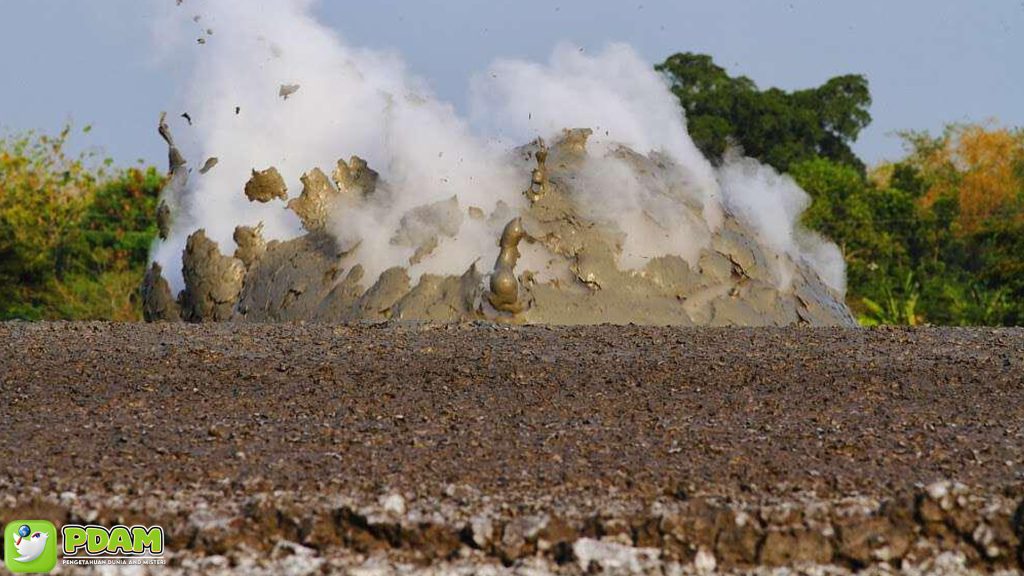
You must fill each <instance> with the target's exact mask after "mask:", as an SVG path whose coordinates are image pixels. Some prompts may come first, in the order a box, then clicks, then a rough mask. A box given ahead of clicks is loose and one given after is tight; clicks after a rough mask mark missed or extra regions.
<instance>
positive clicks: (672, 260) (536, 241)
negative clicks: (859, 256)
mask: <svg viewBox="0 0 1024 576" xmlns="http://www.w3.org/2000/svg"><path fill="white" fill-rule="evenodd" d="M160 132H161V134H162V135H163V136H164V138H165V140H167V142H168V145H169V147H170V159H171V162H170V164H171V178H170V180H169V183H168V189H169V190H168V191H166V193H165V196H166V197H169V198H174V197H180V193H179V192H180V190H181V189H183V188H184V187H185V186H186V185H187V180H188V168H187V167H186V163H185V162H184V161H183V159H182V155H181V154H180V153H179V152H178V150H177V148H176V147H175V145H174V142H173V139H172V138H171V136H170V133H169V131H168V129H167V127H166V125H165V124H163V123H161V130H160ZM590 134H591V131H590V130H587V129H576V130H566V131H565V132H564V133H563V134H562V137H561V138H560V139H559V140H558V141H557V142H556V143H555V144H554V145H553V146H552V147H551V148H550V149H548V148H547V147H546V146H545V143H544V142H543V141H542V140H538V141H536V142H534V143H531V144H529V145H527V146H525V147H522V148H519V149H517V150H516V151H515V152H514V154H515V155H516V162H517V163H518V165H519V167H520V168H522V169H523V171H524V173H526V172H527V171H529V170H531V169H532V174H531V176H530V178H529V181H528V182H527V181H526V179H524V184H528V186H527V187H526V189H525V191H524V192H523V198H524V199H523V202H522V203H521V206H520V208H518V209H514V208H512V207H510V206H509V205H508V204H506V203H505V202H503V201H500V200H499V201H497V202H496V203H495V205H494V206H489V207H479V206H466V205H463V204H462V203H460V201H459V198H458V197H456V196H453V197H451V198H450V199H448V200H444V201H440V202H434V203H430V204H425V205H422V206H419V207H417V208H414V209H412V210H409V211H408V212H407V213H406V214H405V215H404V216H403V217H402V219H401V222H400V226H399V229H398V230H397V232H396V233H395V234H394V235H393V237H392V238H391V244H392V245H394V246H397V247H403V248H407V249H409V250H410V252H411V256H409V258H408V265H407V266H394V267H391V268H388V269H387V270H385V271H384V272H383V273H381V274H380V275H379V277H377V278H372V277H367V275H366V274H365V271H364V266H363V264H361V263H360V260H359V251H360V247H361V242H360V240H359V239H355V240H354V241H347V242H345V243H344V245H342V244H343V243H342V242H339V241H338V239H337V238H336V236H335V235H334V234H332V227H331V226H330V223H331V221H332V219H333V218H335V217H336V215H337V214H339V213H341V212H344V211H345V210H350V209H354V208H356V207H359V206H361V205H365V204H366V203H368V202H370V201H371V200H375V199H376V200H379V199H378V198H375V197H377V196H380V195H387V194H389V187H388V184H387V182H385V181H384V180H383V179H381V178H380V176H379V175H378V174H377V172H375V171H373V170H372V169H371V168H370V167H369V166H367V164H366V162H364V161H363V160H361V159H360V158H358V157H353V158H352V159H351V160H350V161H348V162H345V161H339V162H338V164H337V167H336V169H335V170H334V172H333V175H332V177H331V178H328V177H327V176H326V175H325V174H324V172H322V171H321V170H319V169H313V170H311V171H310V172H308V173H307V174H305V175H304V176H303V177H302V179H301V182H302V186H303V188H302V191H301V194H300V195H299V196H298V197H295V198H292V199H291V200H288V190H287V187H286V185H285V181H284V180H283V179H282V177H281V175H280V174H279V173H278V171H277V170H276V169H274V168H267V169H265V170H259V169H254V170H253V171H252V178H251V179H250V180H249V182H248V183H246V184H245V185H244V192H245V195H246V196H247V197H248V198H249V199H250V200H251V201H258V202H263V203H271V202H281V203H285V205H286V206H287V208H288V209H290V210H292V211H293V212H294V213H295V214H296V215H297V216H298V217H299V219H300V220H301V222H302V225H303V227H304V228H305V232H306V233H305V234H304V235H302V236H300V237H298V238H294V239H291V240H285V241H278V240H271V241H269V242H267V241H265V240H264V238H263V236H262V224H260V223H256V222H253V223H246V222H240V223H238V224H239V226H238V227H237V228H236V229H235V233H234V240H235V243H236V248H235V250H234V253H233V254H225V253H224V252H226V250H222V247H220V246H218V244H217V243H216V242H214V241H212V240H210V239H209V238H208V237H207V235H206V233H205V231H204V230H203V229H198V230H195V231H194V232H192V233H191V235H190V236H189V237H188V241H187V244H186V246H185V250H184V254H183V256H182V277H183V281H184V289H183V290H182V291H181V292H180V293H179V294H178V295H177V296H174V295H172V292H171V287H170V284H168V282H167V281H165V280H164V278H163V276H162V270H161V268H160V267H159V265H158V264H156V263H154V264H153V267H152V268H151V270H150V272H149V274H147V275H146V278H145V282H144V286H143V296H144V305H145V316H146V319H147V320H150V321H157V320H179V319H181V320H186V321H191V322H202V321H228V320H233V321H260V322H262V321H294V320H318V321H328V322H347V321H387V320H395V321H425V322H460V321H470V320H490V321H496V322H512V323H521V324H541V323H544V324H598V323H612V324H627V323H634V324H649V325H651V324H661V325H681V326H689V325H701V326H726V325H738V326H763V325H770V326H783V325H791V324H808V325H815V326H822V325H853V324H854V320H853V318H852V316H851V314H850V312H849V310H848V309H847V308H846V306H845V304H843V301H842V296H841V294H839V293H837V292H836V291H835V290H833V289H832V288H830V287H829V286H828V285H826V283H825V282H824V281H823V280H822V279H821V278H819V276H818V274H817V272H816V271H815V270H814V269H813V267H812V266H811V265H809V264H808V263H806V262H803V261H801V260H800V259H798V258H794V257H793V256H792V255H790V254H787V253H784V252H782V251H773V250H770V249H768V248H766V247H765V246H764V244H763V243H761V242H758V241H757V239H756V233H755V232H754V231H752V230H751V229H750V228H749V227H748V226H746V225H745V224H744V223H743V221H742V219H740V218H738V217H737V216H736V215H734V214H732V213H730V211H729V210H728V209H727V208H725V209H723V214H722V218H721V223H720V225H718V226H717V227H714V228H713V229H709V230H708V231H709V232H710V240H709V241H708V242H707V243H706V245H705V246H703V247H702V248H700V251H699V254H697V255H696V257H695V258H692V260H693V261H692V262H688V261H687V259H684V258H683V257H682V256H677V255H664V256H659V257H654V258H647V259H646V263H644V264H643V265H642V266H639V267H635V268H627V267H626V266H623V265H622V264H621V263H620V262H621V260H622V256H623V245H624V242H625V236H626V234H625V233H624V232H623V231H622V230H621V228H620V227H619V226H617V225H616V224H615V223H613V222H611V221H607V220H606V219H602V218H601V217H600V210H597V209H595V207H593V206H588V205H587V202H588V196H587V194H586V187H587V186H588V178H590V177H591V176H586V175H584V174H583V172H584V171H586V170H588V169H587V168H586V166H587V164H588V163H591V166H593V164H592V163H594V162H597V163H601V162H614V163H617V164H621V165H625V166H626V167H628V169H629V170H630V171H631V172H632V174H633V175H634V177H635V178H636V179H637V181H638V182H639V183H640V184H641V185H642V186H645V187H646V190H645V192H646V193H647V194H648V195H649V196H650V197H653V198H663V199H664V200H665V201H667V202H670V203H671V204H672V206H673V207H674V208H675V209H677V210H681V211H682V212H683V213H684V218H685V219H688V220H691V221H703V215H702V210H703V209H704V206H703V205H702V204H701V203H700V202H699V201H698V200H696V199H695V198H696V195H693V197H691V194H690V193H689V192H688V190H687V189H686V188H687V182H686V181H685V178H684V177H682V176H679V174H680V172H679V170H678V167H677V166H675V165H674V163H673V161H672V159H670V158H669V157H667V156H663V155H660V154H658V153H651V154H649V155H643V154H639V153H637V152H636V151H634V150H632V149H630V148H628V147H626V146H613V147H609V148H606V149H605V150H604V151H603V152H602V153H601V155H594V154H593V153H591V152H589V151H588V148H587V140H588V138H589V136H590ZM589 171H590V172H591V173H592V172H593V169H592V168H590V169H589ZM241 184H242V183H240V185H241ZM160 211H161V222H162V224H161V229H162V230H165V229H166V228H167V226H168V225H169V224H168V222H169V219H172V218H173V217H174V215H173V213H171V212H172V210H171V209H170V208H169V204H168V202H166V201H165V202H162V203H161V207H160ZM642 216H643V218H645V219H647V220H648V224H649V225H650V226H651V227H652V228H653V229H654V230H664V233H665V234H664V235H665V237H666V238H667V237H668V236H669V234H670V230H668V227H669V226H672V225H674V224H673V222H672V221H670V222H668V223H663V222H661V221H660V220H659V218H661V217H662V215H660V214H658V213H655V212H654V211H651V210H645V211H644V212H643V214H642ZM467 219H470V220H476V221H484V222H485V223H486V224H488V225H489V226H490V228H491V229H496V230H500V233H499V234H496V235H495V237H494V243H495V244H496V245H497V246H498V248H499V250H500V251H499V255H498V257H497V260H496V262H495V263H494V266H493V268H484V267H482V266H484V264H483V263H482V262H481V261H480V260H478V261H477V262H475V263H473V264H472V265H471V266H469V268H468V269H466V270H465V271H464V273H462V274H461V275H438V274H431V273H422V274H420V275H419V277H418V278H415V277H414V276H413V274H412V273H411V270H412V269H413V268H414V267H415V266H417V265H420V264H422V263H426V262H429V260H430V259H431V258H432V257H433V256H434V253H435V251H436V250H437V249H438V246H439V245H440V244H441V243H442V242H453V241H458V240H457V238H456V237H457V235H458V233H459V231H460V228H461V227H462V225H463V223H464V221H466V220H467ZM676 221H678V219H676ZM164 236H166V234H164ZM524 253H528V256H529V257H526V256H525V255H524ZM481 257H483V255H481Z"/></svg>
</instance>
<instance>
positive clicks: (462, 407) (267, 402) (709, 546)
mask: <svg viewBox="0 0 1024 576" xmlns="http://www.w3.org/2000/svg"><path fill="white" fill-rule="evenodd" d="M0 397H2V398H3V401H2V402H0V422H2V423H3V424H2V425H3V428H2V430H3V432H2V442H0V522H7V521H10V520H12V519H15V518H25V517H40V518H49V519H51V520H53V521H55V522H57V523H65V522H92V523H99V524H113V523H129V524H131V523H141V524H154V523H155V524H161V525H162V526H164V527H165V528H166V529H167V531H168V542H167V548H168V550H169V555H168V560H169V566H167V567H159V568H154V569H153V573H168V572H169V571H170V572H173V571H175V570H176V571H179V572H181V573H196V572H207V573H219V572H239V573H268V574H269V573H285V572H286V573H323V572H335V571H351V572H354V573H391V572H399V573H405V572H417V571H433V572H456V573H479V572H481V571H485V572H491V573H505V572H508V573H512V572H519V573H526V572H530V571H533V573H538V572H540V573H543V572H558V573H581V572H593V571H597V572H606V573H632V572H646V573H686V572H709V571H712V570H719V571H732V572H750V571H767V570H768V569H769V568H770V567H776V566H782V567H788V568H793V569H801V570H804V571H814V570H817V571H818V572H823V571H824V572H827V571H835V572H842V571H850V570H861V569H868V570H875V571H879V570H883V569H888V568H891V569H897V570H898V569H902V570H904V571H908V572H913V571H915V570H917V571H925V572H957V571H965V570H970V571H980V572H991V571H997V570H1020V569H1021V568H1022V560H1024V558H1022V553H1024V549H1022V544H1021V542H1022V539H1024V507H1022V503H1024V330H988V329H986V330H960V329H919V330H849V329H808V328H791V329H672V328H650V327H642V328H641V327H607V326H599V327H572V328H568V327H567V328H549V327H518V328H517V327H506V326H494V325H487V324H470V325H453V326H400V325H383V326H369V325H364V326H347V327H339V326H327V325H259V324H252V325H248V324H247V325H237V324H220V325H184V324H169V325H116V324H114V325H112V324H21V323H16V324H0ZM812 566H816V567H817V568H813V569H812V568H810V567H812ZM826 567H827V568H826ZM886 567H888V568H886ZM65 570H66V568H65Z"/></svg>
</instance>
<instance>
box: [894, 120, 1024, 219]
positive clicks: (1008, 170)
mask: <svg viewBox="0 0 1024 576" xmlns="http://www.w3.org/2000/svg"><path fill="white" fill-rule="evenodd" d="M905 136H906V138H907V139H908V142H909V143H910V144H911V146H912V149H913V154H912V156H911V158H910V161H911V162H912V163H913V164H915V165H916V167H917V168H918V169H919V170H920V173H921V174H922V175H924V176H925V178H926V186H927V189H926V192H925V194H924V196H923V197H922V204H923V206H924V207H925V208H930V207H931V206H933V205H934V204H935V203H936V202H938V201H940V200H943V199H955V200H956V201H957V205H958V206H959V214H958V216H957V220H956V222H955V225H956V229H955V230H954V232H955V233H957V234H958V235H968V234H974V233H976V232H978V231H979V230H981V229H983V228H985V227H986V226H988V225H991V224H994V223H996V222H1000V223H1006V222H1019V221H1020V220H1021V219H1024V131H1022V130H1010V129H1007V128H995V127H991V126H982V125H977V124H971V125H963V124H958V125H953V126H950V127H949V128H947V129H946V131H945V133H944V134H943V135H942V136H940V137H937V138H931V137H929V136H927V135H923V134H908V135H905Z"/></svg>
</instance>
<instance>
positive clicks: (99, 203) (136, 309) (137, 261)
mask: <svg viewBox="0 0 1024 576" xmlns="http://www.w3.org/2000/svg"><path fill="white" fill-rule="evenodd" d="M85 131H88V128H86V130H85ZM70 135H71V129H70V127H67V128H65V129H64V130H63V131H62V132H61V133H60V134H58V135H57V136H48V135H40V134H35V133H29V134H24V135H17V136H11V137H3V138H0V319H25V320H39V319H68V320H72V319H106V320H139V319H141V317H142V314H141V305H140V303H139V301H138V297H137V292H138V287H139V283H140V281H141V278H142V274H143V273H144V271H145V265H146V258H147V253H148V251H149V246H150V244H151V242H152V241H153V238H154V237H155V235H156V223H155V218H154V216H155V213H156V199H157V195H158V193H159V190H160V187H161V186H162V184H163V175H162V174H161V173H159V172H158V171H157V170H156V169H154V168H148V169H141V170H140V169H135V168H131V169H126V170H116V169H112V168H111V165H112V162H111V161H109V160H105V161H103V162H99V161H98V159H96V158H94V157H92V156H90V155H88V154H86V155H81V156H77V157H69V156H68V154H67V151H66V145H67V141H68V138H69V137H70Z"/></svg>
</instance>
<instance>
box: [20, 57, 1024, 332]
mask: <svg viewBox="0 0 1024 576" xmlns="http://www.w3.org/2000/svg"><path fill="white" fill-rule="evenodd" d="M658 69H659V70H661V71H662V72H663V73H665V74H666V75H667V77H668V78H669V80H670V81H671V82H672V84H673V91H674V93H675V94H676V95H677V96H678V97H679V99H680V102H681V104H682V106H683V107H684V108H685V109H686V110H687V117H688V123H689V129H690V132H691V134H692V136H693V137H694V140H695V142H696V143H697V145H698V147H700V148H701V150H703V151H704V152H705V153H706V154H707V155H708V156H709V157H710V158H712V160H713V161H715V162H720V161H721V160H722V159H723V157H724V156H725V155H727V154H728V153H729V150H731V149H736V150H742V151H743V153H744V154H747V155H749V156H752V157H754V158H757V159H759V160H761V161H762V162H765V163H767V164H770V165H772V166H774V167H775V168H777V169H778V170H780V171H782V172H786V173H789V174H790V175H791V176H792V177H793V178H794V179H795V180H796V181H797V182H798V183H799V184H800V185H801V186H802V187H803V188H804V189H805V190H807V192H808V193H809V194H810V195H811V197H812V199H813V203H812V205H811V207H810V209H809V210H808V211H807V213H806V215H805V223H806V224H807V225H808V226H809V227H811V228H813V229H815V230H818V231H820V232H822V233H823V234H825V235H826V236H828V237H829V238H831V239H832V240H834V241H835V242H836V243H837V244H838V245H839V247H840V248H841V249H842V252H843V255H844V257H845V259H846V262H847V266H848V276H849V279H848V283H849V289H848V294H847V301H848V302H849V304H850V306H851V308H852V309H853V310H854V311H855V313H856V314H857V315H858V317H859V318H860V320H861V322H862V323H863V324H866V325H876V324H925V323H931V324H943V325H1021V324H1024V131H1022V130H1019V129H1008V128H1002V127H999V126H997V125H994V124H990V125H951V126H949V127H948V128H947V129H946V130H945V131H944V132H943V133H942V134H941V135H930V134H925V133H906V134H903V135H902V136H903V139H904V142H905V143H906V150H907V153H906V156H905V157H904V158H903V159H901V160H899V161H897V162H893V163H886V164H883V165H880V166H876V167H874V168H871V169H868V168H867V167H866V166H865V164H864V163H863V162H862V161H861V160H860V159H859V158H857V156H856V155H855V154H854V153H853V151H852V148H851V146H852V144H853V142H854V141H855V140H856V138H857V136H858V135H859V134H860V132H861V131H862V130H863V129H864V128H865V127H866V126H868V124H869V123H870V122H871V116H870V115H869V113H868V108H869V106H870V104H871V95H870V92H869V89H868V82H867V80H866V79H865V78H863V77H861V76H840V77H837V78H833V79H832V80H829V81H828V82H826V83H825V84H824V85H822V86H820V87H818V88H810V89H806V90H799V91H795V92H785V91H782V90H778V89H767V90H762V89H760V88H758V87H757V86H756V85H755V84H754V83H753V82H752V81H751V80H749V79H747V78H743V77H731V76H729V75H728V73H727V72H726V71H725V70H724V69H723V68H721V67H719V66H717V65H715V63H714V62H713V60H712V59H711V58H710V57H708V56H703V55H698V54H677V55H674V56H672V57H670V58H669V59H668V60H666V61H665V62H664V63H663V64H661V65H659V66H658ZM86 131H87V130H86ZM70 135H71V130H70V128H66V129H65V130H64V131H62V132H61V133H60V134H59V135H57V136H47V135H40V134H34V133H30V134H24V135H15V136H8V137H0V319H12V318H21V319H30V320H36V319H111V320H138V319H140V318H141V311H140V304H139V302H138V297H137V292H138V290H137V289H138V286H139V283H140V281H141V278H142V275H143V273H144V271H145V265H146V258H147V252H148V249H149V246H150V245H151V243H152V241H153V239H154V237H155V235H156V224H155V213H156V201H157V195H158V193H159V189H160V187H161V186H162V184H163V174H162V173H161V172H159V171H157V170H156V169H155V168H146V169H136V168H130V169H113V168H112V167H111V166H112V163H111V162H110V161H109V160H107V161H103V162H99V161H98V159H96V158H94V157H92V156H89V155H84V156H78V157H69V156H68V155H67V153H66V150H65V147H66V144H67V141H68V138H69V137H70Z"/></svg>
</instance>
